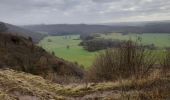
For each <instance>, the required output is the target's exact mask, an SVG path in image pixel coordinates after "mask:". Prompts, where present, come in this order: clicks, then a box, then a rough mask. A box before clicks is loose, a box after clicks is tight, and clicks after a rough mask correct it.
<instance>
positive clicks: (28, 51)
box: [0, 33, 83, 82]
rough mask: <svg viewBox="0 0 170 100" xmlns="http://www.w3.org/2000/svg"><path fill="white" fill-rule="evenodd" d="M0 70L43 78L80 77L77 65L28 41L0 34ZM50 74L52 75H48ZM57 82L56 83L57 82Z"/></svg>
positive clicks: (81, 74)
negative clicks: (14, 71)
mask: <svg viewBox="0 0 170 100" xmlns="http://www.w3.org/2000/svg"><path fill="white" fill-rule="evenodd" d="M0 55H1V56H0V68H11V69H14V70H19V71H24V72H28V73H32V74H36V75H41V76H43V77H52V79H54V81H57V78H56V77H53V76H56V75H61V76H65V75H66V76H67V75H68V76H76V77H82V76H83V71H82V70H81V69H80V68H78V65H76V64H73V63H70V62H68V61H65V60H63V59H60V58H57V57H55V56H53V55H51V54H49V53H47V52H46V51H45V50H44V49H42V48H41V47H38V46H36V45H34V44H33V42H32V39H31V38H30V39H29V40H28V39H26V38H24V37H20V36H15V35H9V34H3V33H0ZM48 74H52V75H48ZM57 82H58V81H57Z"/></svg>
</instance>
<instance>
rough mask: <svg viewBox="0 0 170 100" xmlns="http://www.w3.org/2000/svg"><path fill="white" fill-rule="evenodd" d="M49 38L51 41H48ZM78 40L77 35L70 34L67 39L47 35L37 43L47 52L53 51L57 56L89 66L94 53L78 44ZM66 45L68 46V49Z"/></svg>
mask: <svg viewBox="0 0 170 100" xmlns="http://www.w3.org/2000/svg"><path fill="white" fill-rule="evenodd" d="M49 39H50V40H51V41H52V42H48V40H49ZM80 42H81V40H80V39H79V35H72V36H71V37H70V38H67V39H65V36H49V37H46V38H45V39H44V40H42V41H41V42H40V43H39V45H40V46H42V47H43V48H44V49H46V50H47V51H49V52H52V51H54V52H55V55H56V56H57V57H60V58H63V59H66V60H68V61H72V62H78V63H79V64H80V65H84V66H86V67H89V66H90V65H91V64H92V62H93V60H94V58H95V54H96V53H90V52H88V51H86V50H84V49H83V48H82V47H81V46H78V45H79V43H80ZM67 45H69V46H70V48H69V49H68V48H67Z"/></svg>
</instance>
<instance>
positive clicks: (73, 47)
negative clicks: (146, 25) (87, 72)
mask: <svg viewBox="0 0 170 100" xmlns="http://www.w3.org/2000/svg"><path fill="white" fill-rule="evenodd" d="M137 37H141V38H142V41H141V43H142V44H154V45H155V46H156V47H159V48H160V49H162V48H163V47H170V34H151V33H150V34H149V33H147V34H140V35H139V34H128V35H122V34H120V33H112V34H108V35H104V34H102V35H101V37H100V38H105V39H118V40H128V39H132V40H136V38H137ZM80 42H81V40H80V39H79V35H71V36H48V37H46V38H44V39H43V40H42V41H41V42H40V43H39V46H42V47H43V48H44V49H46V50H47V51H48V52H50V53H51V52H54V53H55V55H56V56H57V57H60V58H63V59H65V60H68V61H71V62H77V63H78V64H80V65H84V66H85V68H89V67H90V66H91V65H92V62H93V61H94V59H95V55H96V54H97V52H88V51H86V50H84V49H83V47H82V46H79V43H80Z"/></svg>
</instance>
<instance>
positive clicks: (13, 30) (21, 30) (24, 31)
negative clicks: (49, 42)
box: [0, 22, 46, 42]
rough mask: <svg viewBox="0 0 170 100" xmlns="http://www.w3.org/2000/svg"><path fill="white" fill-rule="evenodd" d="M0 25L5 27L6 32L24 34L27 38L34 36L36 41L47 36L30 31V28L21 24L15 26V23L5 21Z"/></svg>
mask: <svg viewBox="0 0 170 100" xmlns="http://www.w3.org/2000/svg"><path fill="white" fill-rule="evenodd" d="M0 27H3V28H4V27H5V30H3V31H5V32H6V33H10V34H13V35H18V36H23V37H25V38H28V37H32V39H33V41H34V42H39V41H40V40H41V39H42V38H44V37H45V36H46V35H45V34H41V33H38V32H34V31H30V30H28V29H24V28H21V27H19V26H15V25H11V24H8V23H3V22H0Z"/></svg>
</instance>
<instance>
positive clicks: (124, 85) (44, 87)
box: [0, 69, 170, 100]
mask: <svg viewBox="0 0 170 100" xmlns="http://www.w3.org/2000/svg"><path fill="white" fill-rule="evenodd" d="M157 75H158V74H157V73H155V74H154V75H153V76H150V77H148V78H145V79H138V80H136V79H126V80H119V81H115V82H103V83H89V84H88V85H87V86H86V85H85V84H69V85H60V84H55V83H52V82H49V81H47V80H44V79H43V78H42V77H39V76H34V75H31V74H27V73H23V72H17V71H14V70H9V69H8V70H0V91H1V92H0V99H1V98H3V99H2V100H17V99H21V98H34V99H35V98H36V99H37V100H49V99H54V100H62V99H63V100H74V99H75V98H78V99H81V98H83V97H86V96H87V95H91V96H92V98H93V97H94V96H93V95H94V94H96V95H97V96H100V93H102V94H103V95H104V94H106V93H107V92H109V93H111V94H112V95H115V94H116V93H112V92H111V91H118V92H117V94H118V95H119V96H120V97H118V98H119V100H121V99H120V98H123V97H127V96H128V97H130V98H132V97H133V98H134V97H139V96H144V97H148V98H151V97H153V98H155V97H159V98H168V97H169V94H170V93H169V91H168V89H170V86H169V83H170V79H169V78H161V77H159V75H158V76H157ZM163 87H164V88H163ZM165 87H166V88H165ZM155 89H156V90H157V91H158V92H154V91H155ZM99 91H100V92H99ZM135 91H136V92H135ZM162 91H164V92H162ZM98 92H99V93H98ZM159 93H161V94H160V95H161V96H159V95H158V94H159ZM107 97H108V96H107V95H104V97H103V98H107ZM93 99H94V98H93ZM21 100H22V99H21ZM23 100H24V99H23ZM28 100H32V99H28ZM85 100H86V99H85ZM130 100H131V99H130ZM134 100H135V99H134ZM153 100H154V99H153Z"/></svg>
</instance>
